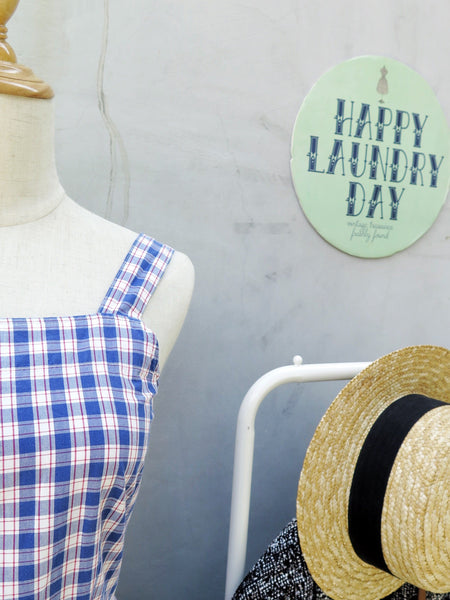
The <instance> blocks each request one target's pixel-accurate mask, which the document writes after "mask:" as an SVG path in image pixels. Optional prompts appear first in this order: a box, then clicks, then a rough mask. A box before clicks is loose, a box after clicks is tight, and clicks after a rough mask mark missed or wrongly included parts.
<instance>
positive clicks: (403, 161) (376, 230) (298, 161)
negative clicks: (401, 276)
mask: <svg viewBox="0 0 450 600" xmlns="http://www.w3.org/2000/svg"><path fill="white" fill-rule="evenodd" d="M449 146H450V136H449V130H448V126H447V122H446V118H445V115H444V113H443V111H442V108H441V107H440V105H439V102H438V100H437V98H436V96H435V95H434V93H433V90H432V89H431V88H430V86H429V85H428V83H427V82H426V81H425V80H424V79H423V78H422V77H421V76H420V75H419V74H418V73H416V72H415V71H413V70H412V69H410V68H409V67H407V66H405V65H404V64H402V63H399V62H397V61H395V60H392V59H389V58H384V57H378V56H362V57H359V58H354V59H352V60H349V61H346V62H344V63H341V64H340V65H338V66H336V67H334V68H333V69H331V70H330V71H328V72H327V73H326V74H325V75H323V77H321V79H319V81H318V82H317V83H316V84H315V85H314V87H313V88H312V90H311V91H310V93H309V94H308V96H307V97H306V99H305V101H304V102H303V105H302V107H301V109H300V112H299V114H298V116H297V120H296V122H295V126H294V132H293V136H292V159H291V171H292V179H293V182H294V186H295V190H296V193H297V196H298V198H299V201H300V204H301V206H302V208H303V211H304V212H305V215H306V217H307V218H308V220H309V221H310V223H311V224H312V225H313V227H314V228H315V229H316V231H317V232H318V233H319V234H320V235H321V236H322V237H323V238H324V239H326V240H327V241H328V242H329V243H331V244H333V246H335V247H336V248H339V249H340V250H343V251H344V252H347V253H349V254H352V255H354V256H361V257H366V258H375V257H381V256H389V255H391V254H394V253H395V252H398V251H400V250H403V249H404V248H407V247H408V246H410V245H411V244H413V243H414V242H415V241H416V240H417V239H418V238H420V237H421V236H422V235H423V234H424V233H425V232H426V231H427V230H428V229H429V228H430V227H431V225H432V224H433V222H434V221H435V219H436V217H437V216H438V214H439V211H440V209H441V208H442V205H443V203H444V201H445V198H446V195H447V190H448V183H449Z"/></svg>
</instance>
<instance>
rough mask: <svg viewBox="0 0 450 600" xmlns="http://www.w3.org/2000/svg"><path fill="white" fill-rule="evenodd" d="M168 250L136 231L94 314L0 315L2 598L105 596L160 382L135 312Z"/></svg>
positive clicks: (82, 599) (111, 587)
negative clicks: (112, 280)
mask: <svg viewBox="0 0 450 600" xmlns="http://www.w3.org/2000/svg"><path fill="white" fill-rule="evenodd" d="M172 253H173V250H172V249H171V248H169V247H168V246H165V245H162V244H160V243H158V242H156V241H155V240H153V239H151V238H149V237H147V236H144V235H142V234H141V235H139V236H138V237H137V239H136V240H135V242H134V243H133V245H132V247H131V249H130V251H129V253H128V255H127V257H126V258H125V260H124V263H123V265H122V267H121V269H120V270H119V272H118V274H117V276H116V278H115V280H114V282H113V284H112V285H111V287H110V289H109V290H108V293H107V295H106V297H105V299H104V301H103V302H102V304H101V306H100V309H99V311H98V312H97V313H96V314H91V315H80V316H73V317H44V318H2V319H0V443H1V452H0V477H1V484H0V598H1V600H56V599H58V600H63V599H64V600H69V599H70V600H75V599H76V600H97V599H98V600H100V599H101V600H109V599H111V598H113V597H114V591H115V589H116V587H117V581H118V576H119V570H120V565H121V561H122V551H123V542H124V534H125V529H126V526H127V523H128V520H129V517H130V514H131V511H132V508H133V505H134V502H135V500H136V495H137V491H138V488H139V484H140V480H141V476H142V469H143V463H144V458H145V452H146V448H147V443H148V436H149V429H150V421H151V418H152V397H153V396H154V394H155V393H156V390H157V383H158V345H157V340H156V336H155V334H154V333H153V332H152V331H150V330H149V329H147V328H146V327H145V326H144V324H143V322H142V321H141V320H140V317H141V314H142V312H143V310H144V308H145V306H146V304H147V302H148V300H149V298H150V296H151V295H152V293H153V291H154V289H155V288H156V286H157V284H158V281H159V280H160V278H161V277H162V275H163V273H164V270H165V268H166V266H167V264H168V263H169V261H170V259H171V257H172Z"/></svg>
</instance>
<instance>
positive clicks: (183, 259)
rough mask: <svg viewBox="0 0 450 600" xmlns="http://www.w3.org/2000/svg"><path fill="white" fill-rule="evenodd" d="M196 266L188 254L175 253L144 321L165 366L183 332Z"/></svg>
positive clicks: (145, 314) (146, 310) (148, 306)
mask: <svg viewBox="0 0 450 600" xmlns="http://www.w3.org/2000/svg"><path fill="white" fill-rule="evenodd" d="M194 282H195V271H194V266H193V264H192V262H191V260H190V259H189V257H188V256H186V254H183V253H182V252H177V251H175V252H174V254H173V256H172V259H171V261H170V263H169V265H168V266H167V268H166V271H165V273H164V276H163V278H162V279H161V281H160V282H159V284H158V287H157V288H156V290H155V292H154V294H153V296H152V297H151V299H150V302H149V303H148V305H147V307H146V309H145V311H144V314H143V321H144V323H145V325H146V326H147V327H149V328H151V329H152V330H153V331H154V332H155V333H156V336H157V338H158V340H159V362H160V366H161V368H162V367H163V366H164V364H165V362H166V360H167V357H168V356H169V354H170V352H171V350H172V348H173V346H174V344H175V342H176V339H177V337H178V335H179V333H180V331H181V328H182V326H183V323H184V320H185V318H186V314H187V311H188V308H189V305H190V302H191V298H192V293H193V290H194Z"/></svg>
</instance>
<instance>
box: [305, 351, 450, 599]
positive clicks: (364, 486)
mask: <svg viewBox="0 0 450 600" xmlns="http://www.w3.org/2000/svg"><path fill="white" fill-rule="evenodd" d="M449 402H450V351H449V350H446V349H444V348H438V347H435V346H414V347H411V348H404V349H403V350H399V351H397V352H393V353H392V354H388V355H387V356H383V357H382V358H380V359H379V360H377V361H375V362H374V363H371V364H370V365H369V366H368V367H367V368H366V369H364V370H363V371H362V372H361V373H360V374H359V375H357V376H356V377H355V378H354V379H352V380H351V381H350V382H349V383H348V384H347V385H346V386H345V387H344V388H343V390H342V391H341V392H340V394H339V395H338V396H337V398H336V399H335V400H334V402H333V403H332V404H331V406H330V408H329V409H328V410H327V412H326V414H325V416H324V417H323V419H322V420H321V422H320V424H319V426H318V428H317V430H316V432H315V434H314V437H313V439H312V441H311V444H310V446H309V448H308V450H307V453H306V457H305V461H304V465H303V469H302V473H301V475H300V481H299V487H298V496H297V522H298V530H299V538H300V544H301V547H302V551H303V554H304V556H305V559H306V563H307V565H308V568H309V570H310V572H311V575H312V576H313V578H314V580H315V581H316V583H317V584H318V585H319V586H320V587H321V588H322V590H323V591H324V592H325V593H326V594H328V595H329V596H330V597H331V598H333V600H380V599H381V598H384V597H385V596H387V595H389V594H390V593H392V592H393V591H394V590H396V589H397V588H399V587H400V586H401V585H402V584H403V583H404V582H408V583H411V584H413V585H415V586H417V587H418V588H422V589H426V590H428V591H431V592H436V593H445V592H449V591H450V405H449V404H448V403H449Z"/></svg>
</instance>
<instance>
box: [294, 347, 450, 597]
mask: <svg viewBox="0 0 450 600" xmlns="http://www.w3.org/2000/svg"><path fill="white" fill-rule="evenodd" d="M408 394H422V395H424V396H428V397H431V398H435V399H437V400H442V401H444V402H447V403H448V402H449V401H450V351H449V350H447V349H445V348H440V347H437V346H412V347H408V348H404V349H402V350H398V351H396V352H392V353H391V354H388V355H386V356H383V357H382V358H380V359H378V360H376V361H375V362H373V363H371V364H370V365H369V366H368V367H367V368H365V369H364V370H363V371H361V373H360V374H359V375H357V376H356V377H355V378H354V379H352V380H351V381H350V382H349V383H348V384H347V385H346V386H345V387H344V388H343V389H342V391H341V392H340V393H339V394H338V396H337V397H336V399H335V400H334V401H333V402H332V404H331V405H330V407H329V409H328V410H327V411H326V413H325V415H324V416H323V418H322V420H321V421H320V423H319V426H318V427H317V429H316V432H315V433H314V436H313V439H312V441H311V443H310V445H309V447H308V450H307V453H306V456H305V460H304V464H303V468H302V472H301V475H300V480H299V486H298V494H297V524H298V531H299V538H300V544H301V547H302V551H303V554H304V557H305V560H306V563H307V565H308V569H309V570H310V572H311V575H312V577H313V579H314V580H315V581H316V583H317V584H318V585H319V586H320V587H321V589H322V590H323V591H324V592H325V593H326V594H327V595H329V596H330V597H331V598H333V600H380V599H381V598H384V597H385V596H388V595H389V594H391V593H392V592H394V591H395V590H396V589H398V588H399V587H400V586H401V585H402V584H403V583H404V581H402V580H400V579H398V578H397V577H394V576H393V575H391V574H389V573H386V572H385V571H382V570H380V569H377V568H375V567H373V566H371V565H369V564H367V563H365V562H364V561H362V560H361V559H360V558H359V557H358V556H357V554H356V553H355V551H354V549H353V546H352V543H351V541H350V538H349V533H348V500H349V495H350V488H351V484H352V479H353V473H354V470H355V465H356V462H357V460H358V457H359V454H360V451H361V448H362V446H363V443H364V441H365V439H366V437H367V434H368V432H369V431H370V429H371V427H372V425H373V423H374V422H375V420H376V419H377V418H378V417H379V415H380V414H381V413H382V412H383V411H384V410H385V409H386V408H387V407H388V406H389V405H390V404H392V402H394V401H395V400H397V399H399V398H401V397H403V396H406V395H408Z"/></svg>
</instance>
